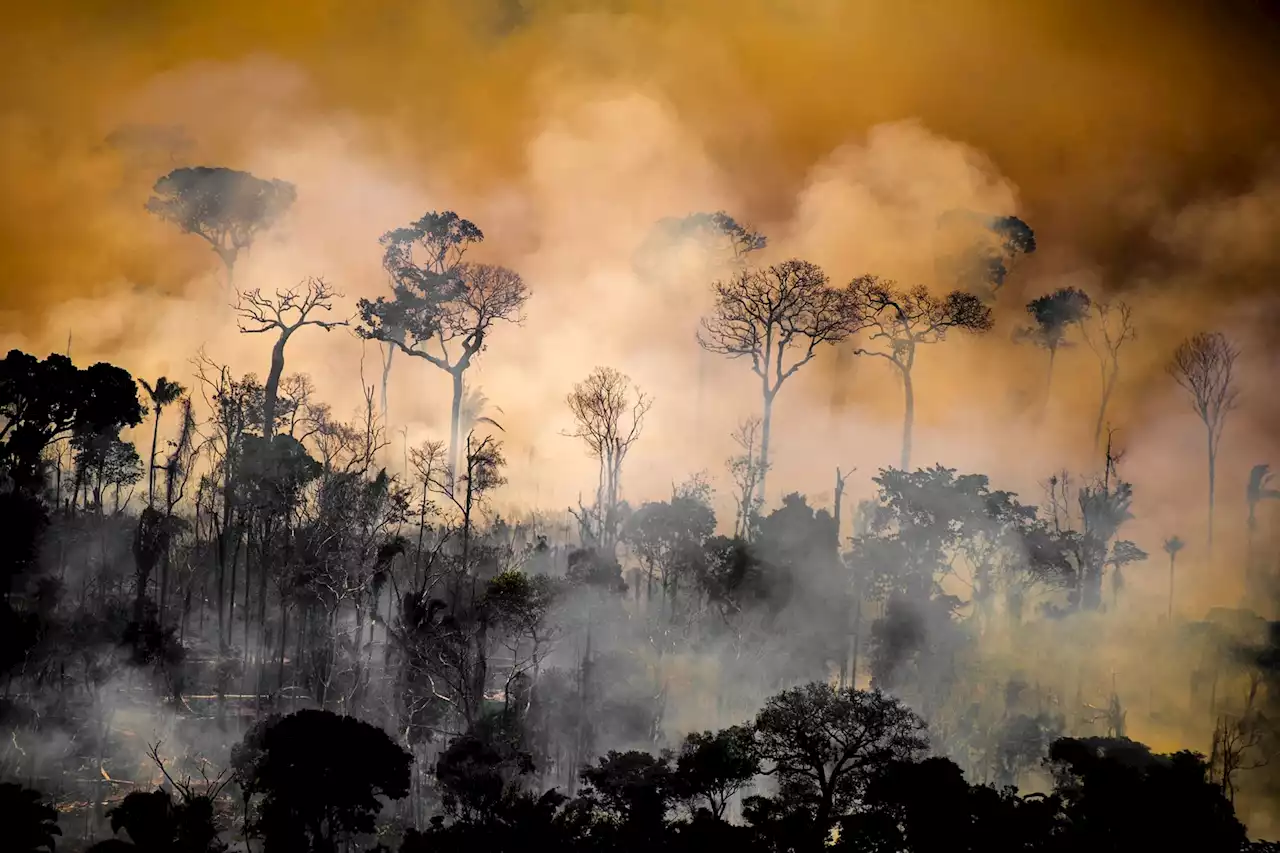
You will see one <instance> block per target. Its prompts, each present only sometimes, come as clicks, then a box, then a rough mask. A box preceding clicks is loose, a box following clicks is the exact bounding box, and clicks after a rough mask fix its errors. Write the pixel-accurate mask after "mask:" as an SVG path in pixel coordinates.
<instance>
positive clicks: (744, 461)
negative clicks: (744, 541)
mask: <svg viewBox="0 0 1280 853" xmlns="http://www.w3.org/2000/svg"><path fill="white" fill-rule="evenodd" d="M732 438H733V441H734V443H735V444H737V445H738V447H740V448H741V449H742V452H741V453H740V454H738V455H736V456H730V457H729V459H728V463H727V464H728V467H729V476H730V477H732V478H733V485H734V488H735V489H736V490H737V493H736V494H735V495H734V500H735V502H736V503H737V504H738V514H737V515H736V516H735V517H734V520H733V535H734V537H735V538H736V537H738V536H742V537H743V538H749V537H750V535H751V519H752V518H753V517H754V516H755V514H756V513H757V512H759V511H760V504H761V499H760V497H759V495H758V494H757V492H756V484H757V483H759V482H760V473H761V472H760V418H758V417H750V418H746V419H745V420H742V421H740V422H739V423H738V427H737V429H735V430H734V431H733V433H732Z"/></svg>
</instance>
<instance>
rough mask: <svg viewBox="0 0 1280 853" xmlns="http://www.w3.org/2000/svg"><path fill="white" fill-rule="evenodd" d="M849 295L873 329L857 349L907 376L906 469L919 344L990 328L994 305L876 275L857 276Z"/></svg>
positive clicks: (960, 292) (904, 419) (862, 321)
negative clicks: (905, 285) (951, 333)
mask: <svg viewBox="0 0 1280 853" xmlns="http://www.w3.org/2000/svg"><path fill="white" fill-rule="evenodd" d="M848 295H849V301H850V306H851V311H852V313H853V315H855V316H857V317H858V318H859V322H860V324H861V325H862V326H863V327H864V328H865V329H866V330H867V331H869V332H870V335H869V336H868V338H867V344H868V346H864V347H858V348H857V349H856V350H855V351H854V352H855V354H857V355H873V356H879V357H880V358H883V359H885V360H886V361H888V362H889V363H890V364H892V365H893V366H894V367H895V368H896V369H897V370H898V374H899V375H900V376H901V377H902V391H903V399H904V408H903V415H902V458H901V460H900V465H899V467H900V468H901V469H902V470H904V471H906V470H907V469H908V467H909V466H910V464H911V434H912V429H913V427H914V425H915V415H916V396H915V386H914V384H913V383H912V379H911V371H912V370H913V369H914V368H915V363H916V350H917V348H918V347H919V346H920V345H921V344H934V343H938V342H940V341H943V340H945V339H946V337H947V332H948V331H950V330H951V329H959V330H961V331H965V332H985V331H987V330H988V329H990V328H991V309H990V308H988V307H987V306H985V305H983V304H982V300H980V299H979V298H978V297H976V296H974V295H973V294H972V293H967V292H965V291H963V290H956V291H952V292H951V293H949V294H947V295H946V296H944V297H937V296H934V295H932V294H930V293H929V290H928V289H927V288H925V287H923V286H921V287H914V288H912V289H910V290H903V289H898V288H897V287H896V285H895V283H894V282H892V281H882V280H880V279H879V278H877V277H876V276H873V275H864V276H861V277H859V278H855V279H854V280H853V281H852V282H850V283H849V289H848Z"/></svg>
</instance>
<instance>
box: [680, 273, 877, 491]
mask: <svg viewBox="0 0 1280 853" xmlns="http://www.w3.org/2000/svg"><path fill="white" fill-rule="evenodd" d="M827 283H828V280H827V275H826V273H824V272H823V271H822V269H821V268H819V267H818V266H817V265H816V264H811V263H809V262H808V261H801V260H797V259H792V260H789V261H783V262H782V263H780V264H774V265H773V266H770V267H766V268H765V269H745V270H742V271H741V272H739V273H737V274H736V275H734V276H733V277H732V278H730V279H728V280H727V281H721V282H717V283H716V284H715V295H716V304H715V308H714V310H713V313H712V314H711V316H709V317H704V318H703V320H702V330H701V331H700V332H699V333H698V343H699V344H700V345H701V346H702V348H703V349H705V350H707V352H711V353H715V354H717V355H723V356H726V357H728V358H735V359H736V358H748V359H750V361H751V370H752V372H753V373H755V375H756V376H757V377H759V379H760V394H761V398H762V401H763V412H762V416H761V425H760V465H759V468H760V495H761V497H763V496H764V494H765V477H766V475H767V474H768V471H769V433H770V430H771V427H772V424H773V402H774V399H775V398H776V397H777V396H778V392H779V391H780V390H781V389H782V385H783V383H784V382H786V381H787V380H788V379H790V378H791V377H792V376H794V375H795V374H796V371H798V370H799V369H800V368H801V367H803V366H804V365H806V364H808V363H809V362H810V361H812V360H813V357H814V356H815V355H816V354H817V351H818V348H819V347H820V346H822V345H823V344H833V343H838V342H840V341H842V340H844V339H845V338H847V337H848V336H849V335H850V334H852V333H853V332H854V331H855V330H856V328H857V319H856V317H855V316H854V315H853V313H852V312H851V311H850V310H849V305H848V300H847V299H846V298H845V296H844V294H843V293H841V292H839V291H836V290H832V289H831V288H830V287H828V286H827ZM789 351H794V354H793V355H792V359H791V361H790V363H788V361H787V356H788V355H789V354H790V353H789ZM747 503H748V505H750V501H748V502H747Z"/></svg>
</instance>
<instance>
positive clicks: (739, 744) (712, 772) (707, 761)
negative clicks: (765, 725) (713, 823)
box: [675, 726, 760, 820]
mask: <svg viewBox="0 0 1280 853" xmlns="http://www.w3.org/2000/svg"><path fill="white" fill-rule="evenodd" d="M759 771H760V758H759V756H758V755H757V754H756V744H755V733H754V731H753V730H752V729H751V727H750V726H731V727H730V728H727V729H721V730H720V731H718V732H714V733H713V732H701V733H699V732H690V733H689V734H688V735H686V736H685V739H684V743H683V744H681V746H680V751H679V752H678V753H677V754H676V773H675V783H676V788H677V790H678V791H680V792H681V795H682V796H684V797H686V798H688V799H690V800H692V801H695V802H696V801H699V800H705V801H706V803H707V805H708V807H709V808H710V809H711V813H712V814H713V815H714V816H715V817H716V818H717V819H721V820H722V819H723V818H724V812H725V809H726V808H728V806H729V801H730V800H731V799H733V797H734V795H735V794H737V793H738V792H739V791H741V790H742V789H743V788H744V787H745V786H747V785H748V784H750V783H751V780H752V779H754V778H755V776H756V774H757V773H758V772H759Z"/></svg>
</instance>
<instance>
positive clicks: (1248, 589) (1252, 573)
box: [1245, 462, 1280, 598]
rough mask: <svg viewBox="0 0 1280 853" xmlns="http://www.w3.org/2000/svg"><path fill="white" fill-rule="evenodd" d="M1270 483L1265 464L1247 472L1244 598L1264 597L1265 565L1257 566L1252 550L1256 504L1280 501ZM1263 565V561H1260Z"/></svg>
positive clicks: (1256, 515)
mask: <svg viewBox="0 0 1280 853" xmlns="http://www.w3.org/2000/svg"><path fill="white" fill-rule="evenodd" d="M1270 483H1271V466H1270V465H1268V464H1266V463H1265V462H1264V463H1262V464H1259V465H1254V466H1253V469H1252V470H1250V471H1249V485H1248V486H1247V487H1246V489H1245V501H1246V502H1247V503H1248V506H1249V516H1248V518H1247V520H1246V528H1245V529H1246V536H1247V537H1248V545H1247V547H1246V549H1245V596H1246V597H1248V598H1252V597H1253V596H1255V595H1266V594H1267V593H1268V592H1269V590H1267V589H1266V583H1265V582H1264V580H1263V575H1265V574H1266V567H1265V565H1259V562H1260V561H1259V556H1260V555H1259V554H1258V553H1257V552H1256V551H1255V549H1254V534H1255V533H1256V532H1257V528H1258V504H1260V503H1262V502H1263V501H1274V500H1280V490H1278V489H1272V488H1269V485H1270ZM1261 562H1262V563H1265V562H1266V561H1265V560H1262V561H1261Z"/></svg>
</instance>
